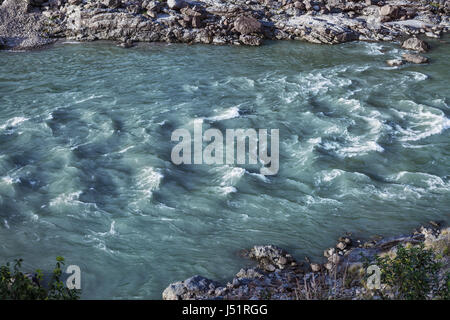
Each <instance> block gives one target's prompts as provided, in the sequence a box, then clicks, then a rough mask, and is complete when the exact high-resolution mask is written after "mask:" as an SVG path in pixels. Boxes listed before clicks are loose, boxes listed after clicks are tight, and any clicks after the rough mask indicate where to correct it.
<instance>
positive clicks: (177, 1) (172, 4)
mask: <svg viewBox="0 0 450 320" xmlns="http://www.w3.org/2000/svg"><path fill="white" fill-rule="evenodd" d="M167 6H168V7H169V9H172V10H180V9H182V8H184V7H186V6H187V3H186V2H185V1H184V0H167Z"/></svg>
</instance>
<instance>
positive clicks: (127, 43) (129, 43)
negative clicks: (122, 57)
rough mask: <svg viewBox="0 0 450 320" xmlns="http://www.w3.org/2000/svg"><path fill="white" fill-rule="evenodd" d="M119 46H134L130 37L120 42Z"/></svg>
mask: <svg viewBox="0 0 450 320" xmlns="http://www.w3.org/2000/svg"><path fill="white" fill-rule="evenodd" d="M117 46H119V47H121V48H125V49H128V48H131V47H133V41H131V40H130V39H126V40H124V41H122V42H120V43H119V44H118V45H117Z"/></svg>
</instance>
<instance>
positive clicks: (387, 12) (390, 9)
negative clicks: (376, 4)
mask: <svg viewBox="0 0 450 320" xmlns="http://www.w3.org/2000/svg"><path fill="white" fill-rule="evenodd" d="M379 13H380V17H381V20H382V22H385V21H390V20H393V19H396V18H397V17H398V15H399V9H398V7H396V6H391V5H388V4H387V5H385V6H382V7H381V8H380V12H379Z"/></svg>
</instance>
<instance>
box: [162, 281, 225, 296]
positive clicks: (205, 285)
mask: <svg viewBox="0 0 450 320" xmlns="http://www.w3.org/2000/svg"><path fill="white" fill-rule="evenodd" d="M219 287H220V285H219V284H218V283H217V282H215V281H213V280H209V279H207V278H204V277H202V276H198V275H197V276H193V277H191V278H189V279H186V280H184V281H178V282H175V283H172V284H170V285H169V286H168V287H167V288H166V289H165V290H164V292H163V294H162V298H163V300H191V299H198V298H201V297H202V296H206V295H208V292H210V291H215V290H216V289H217V288H219Z"/></svg>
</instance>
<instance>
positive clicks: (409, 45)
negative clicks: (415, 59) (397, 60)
mask: <svg viewBox="0 0 450 320" xmlns="http://www.w3.org/2000/svg"><path fill="white" fill-rule="evenodd" d="M402 48H404V49H408V50H414V51H417V52H427V51H428V50H429V49H430V46H429V45H428V43H426V42H425V41H423V40H420V39H418V38H416V37H411V38H409V39H407V40H405V41H404V42H403V43H402Z"/></svg>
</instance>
